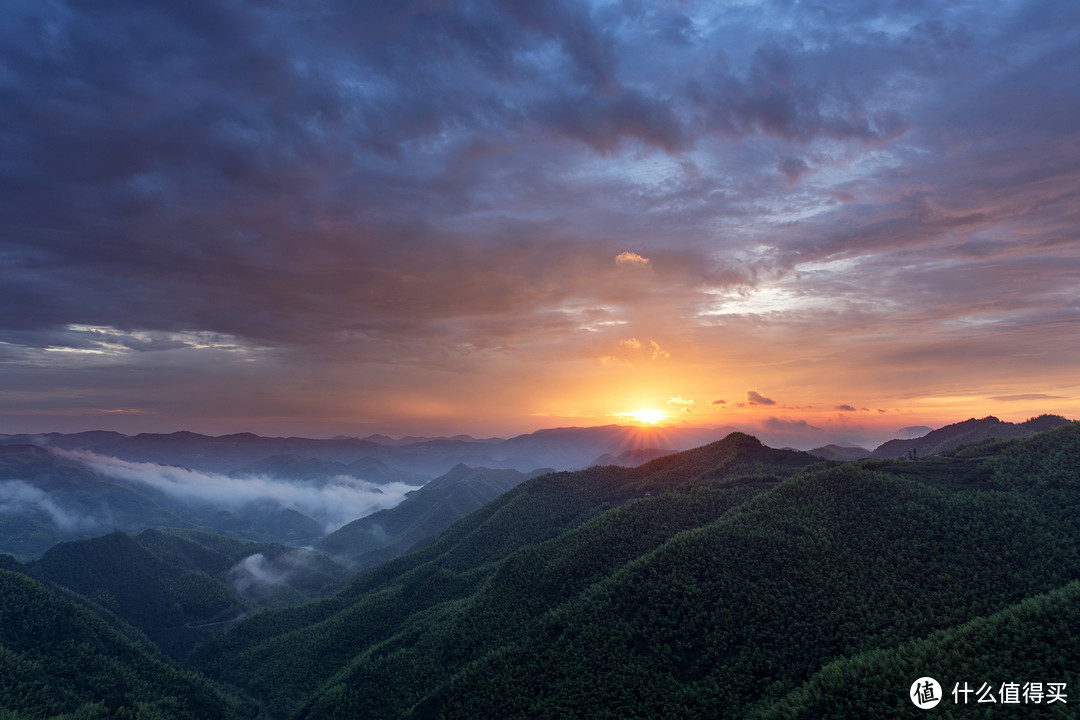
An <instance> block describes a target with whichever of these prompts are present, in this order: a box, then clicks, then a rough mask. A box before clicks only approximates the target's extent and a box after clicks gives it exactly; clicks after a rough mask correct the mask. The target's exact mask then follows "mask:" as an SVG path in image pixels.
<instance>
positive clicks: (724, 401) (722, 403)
mask: <svg viewBox="0 0 1080 720" xmlns="http://www.w3.org/2000/svg"><path fill="white" fill-rule="evenodd" d="M712 404H713V405H727V400H713V401H712Z"/></svg>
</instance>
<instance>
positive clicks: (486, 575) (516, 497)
mask: <svg viewBox="0 0 1080 720" xmlns="http://www.w3.org/2000/svg"><path fill="white" fill-rule="evenodd" d="M815 460H816V459H815V458H812V457H810V456H809V455H806V454H805V453H796V452H792V451H783V450H772V449H770V448H766V447H764V446H762V445H761V444H760V443H759V442H758V441H757V440H755V439H754V438H750V437H748V436H745V435H739V434H735V435H731V436H729V437H728V438H727V439H725V440H723V441H719V442H716V443H713V444H711V445H708V446H705V447H703V448H699V449H697V450H693V451H689V452H686V453H681V454H678V455H675V456H670V457H666V458H660V459H658V460H655V461H653V462H652V463H648V464H646V465H644V466H641V467H639V468H636V469H628V468H621V467H611V466H609V467H599V468H590V469H589V470H585V471H579V472H564V473H553V474H549V475H544V476H541V477H539V478H535V479H533V480H531V481H528V482H526V483H523V484H522V485H520V486H518V487H517V488H515V489H513V490H511V491H509V492H507V493H505V494H503V495H502V496H500V497H499V498H498V499H496V500H495V501H493V502H491V503H488V504H487V505H485V506H484V507H482V508H481V509H479V510H477V511H476V512H474V513H472V514H470V515H468V516H466V517H465V518H463V519H462V520H460V521H459V522H457V523H455V524H454V525H453V526H451V527H450V529H449V530H447V532H445V533H444V534H443V535H442V536H441V537H440V538H439V539H438V540H437V541H436V542H435V543H433V544H432V545H430V546H428V547H426V548H424V549H423V550H422V551H420V552H417V553H412V554H410V555H407V556H404V557H401V558H398V559H396V560H394V561H391V562H389V563H387V564H385V565H383V566H381V567H379V568H376V569H374V570H371V571H368V572H367V573H364V574H363V575H361V576H360V577H359V578H358V580H357V581H356V582H354V584H353V585H352V586H351V587H350V588H349V589H347V590H346V591H344V592H343V593H341V594H339V595H338V596H335V597H333V598H328V599H327V600H324V601H322V602H320V603H315V604H313V605H309V606H304V607H302V608H295V609H289V610H282V611H276V612H271V613H265V614H262V615H259V616H256V617H253V618H251V619H250V620H247V621H245V622H243V623H240V624H239V625H238V626H237V627H236V628H235V629H234V630H233V631H232V632H230V633H229V635H227V636H226V637H225V638H224V639H223V641H222V643H221V645H220V647H218V648H217V649H216V652H214V653H209V654H208V656H207V658H206V660H205V667H207V668H208V669H210V670H211V671H212V672H215V673H218V674H220V675H221V676H222V677H227V678H229V679H230V681H232V682H237V683H241V684H248V683H250V687H251V688H253V689H257V691H258V692H259V693H261V694H263V695H264V696H265V697H266V698H267V702H268V703H269V705H270V706H271V708H272V709H273V711H274V712H280V713H284V714H286V715H287V714H289V713H296V712H301V711H302V709H303V703H304V702H305V701H306V700H307V699H308V698H309V697H311V695H312V694H311V689H312V688H317V687H318V686H319V685H320V684H323V683H325V684H326V685H327V688H328V689H330V690H331V692H336V691H334V690H333V688H334V687H335V686H338V685H341V680H340V679H339V678H337V677H335V676H336V675H337V674H339V673H351V672H353V671H355V672H358V673H361V674H362V675H364V678H363V679H361V678H359V677H357V678H355V679H349V680H347V681H345V685H344V686H345V687H348V688H350V689H353V690H355V691H356V692H358V693H361V694H363V695H364V696H365V699H364V700H363V701H362V702H364V703H365V705H364V707H365V710H364V715H365V716H367V717H391V716H395V714H397V713H399V712H403V711H404V710H407V709H408V708H409V707H411V705H412V704H414V703H415V702H417V701H419V700H420V699H422V698H423V697H424V696H425V695H427V694H428V693H430V692H432V691H434V690H435V689H436V688H438V687H439V685H440V683H442V682H445V681H446V680H448V679H449V678H451V677H452V676H453V675H454V674H455V673H456V672H458V671H459V670H460V669H461V668H462V667H464V666H465V665H466V664H467V663H469V662H471V661H474V660H476V659H477V658H478V657H481V656H483V655H484V654H485V653H487V652H489V651H491V650H493V649H495V648H497V647H499V646H501V645H502V644H505V643H507V642H514V641H517V640H519V639H520V638H522V637H524V636H526V635H527V634H528V633H529V632H531V631H532V630H533V629H534V626H535V625H536V624H537V623H538V622H539V621H540V620H541V618H542V617H543V616H544V615H545V614H546V613H547V612H549V611H550V610H551V609H552V608H554V607H556V606H558V605H559V604H561V603H562V602H564V601H566V600H568V599H570V598H573V597H575V596H576V595H577V594H578V593H580V592H581V590H583V589H585V588H587V587H589V586H590V585H591V584H592V583H594V582H596V581H598V580H600V579H602V578H603V577H605V576H606V575H607V574H608V573H610V572H613V571H614V570H615V569H617V568H619V567H620V566H621V565H622V564H624V563H626V562H627V561H630V560H632V559H634V558H636V557H638V556H639V555H640V554H642V553H643V552H646V551H648V550H650V549H652V548H653V547H655V546H657V545H658V544H659V543H661V542H663V541H664V540H665V539H667V538H668V537H671V536H672V535H673V534H675V533H677V532H679V531H680V530H684V529H688V528H692V527H696V526H697V525H700V524H702V523H704V522H708V521H709V520H712V519H715V518H716V517H719V516H721V515H722V514H723V513H724V512H726V511H727V510H728V509H729V508H731V507H733V506H735V505H738V504H739V503H740V502H742V501H744V500H745V499H747V498H749V497H752V496H753V495H755V494H757V493H760V492H764V491H765V490H767V489H768V488H769V487H773V486H775V485H776V483H778V482H779V480H780V478H781V477H785V476H788V475H790V474H792V473H793V472H795V471H796V470H797V469H798V468H800V467H805V466H806V465H808V464H810V463H812V462H814V461H815ZM770 471H772V474H770ZM736 478H739V480H738V481H734V482H733V480H735V479H736ZM608 511H612V512H608ZM390 648H393V651H392V652H391V650H390ZM369 661H374V662H370V663H369ZM389 677H395V678H398V680H397V681H395V682H388V681H387V678H389ZM377 678H382V679H381V680H379V679H377ZM372 682H373V684H371V683H372ZM325 703H326V704H330V705H334V706H335V707H341V708H343V710H342V712H349V711H350V709H351V711H355V710H356V708H357V706H356V705H355V704H353V703H351V702H340V703H339V702H338V701H337V699H334V698H333V697H332V696H330V697H329V698H328V699H327V700H325Z"/></svg>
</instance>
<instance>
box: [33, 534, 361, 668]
mask: <svg viewBox="0 0 1080 720" xmlns="http://www.w3.org/2000/svg"><path fill="white" fill-rule="evenodd" d="M25 571H26V572H27V573H28V574H30V575H32V576H34V577H35V578H37V579H39V580H43V581H46V582H48V583H52V584H55V585H57V586H62V587H64V588H67V589H69V590H72V591H74V592H75V593H78V594H79V595H81V596H83V597H85V598H87V599H88V600H90V601H91V602H92V603H93V604H95V605H96V606H100V607H102V608H104V609H105V610H108V611H111V612H113V613H115V614H116V615H117V616H119V617H120V618H122V619H123V620H124V621H125V622H128V623H130V624H132V625H134V626H135V627H137V628H138V629H139V630H141V631H142V632H144V633H146V635H147V637H149V638H150V639H151V640H153V641H154V642H156V643H157V644H158V645H159V646H160V647H161V648H162V650H163V651H165V652H166V653H167V654H169V655H171V656H173V657H183V656H185V655H186V654H187V653H188V652H189V651H190V650H191V648H193V647H195V646H196V645H198V644H199V643H200V642H202V641H203V640H204V639H205V638H206V637H207V631H206V630H204V629H203V628H204V627H205V626H208V625H210V626H213V625H215V624H217V623H221V622H223V621H228V620H231V619H234V618H237V617H239V616H241V615H243V614H247V613H250V612H252V611H254V610H257V609H260V608H264V607H274V606H280V605H286V604H298V603H303V602H307V601H309V600H312V599H315V598H318V597H321V596H322V595H325V594H326V593H327V591H328V590H336V589H338V588H340V587H341V586H342V585H343V584H344V582H345V581H346V578H348V577H350V576H351V573H350V572H349V571H348V570H347V569H346V568H345V567H344V566H343V565H340V564H338V563H336V562H335V561H334V560H333V559H332V558H330V557H329V556H326V555H323V554H322V553H317V552H314V551H310V550H297V549H295V548H289V547H285V546H283V545H273V544H266V543H244V542H240V541H237V540H232V539H230V538H224V537H219V536H214V535H207V534H205V533H197V532H185V531H159V530H146V531H144V532H141V533H139V534H137V535H134V536H131V537H129V536H128V535H125V534H124V533H122V532H119V531H116V532H113V533H110V534H108V535H105V536H102V537H98V538H93V539H90V540H80V541H72V542H64V543H60V544H58V545H56V546H55V547H53V548H51V549H50V550H49V551H48V552H46V553H45V554H44V555H43V556H42V557H41V558H40V559H39V560H37V561H35V562H32V563H29V564H27V565H26V566H25Z"/></svg>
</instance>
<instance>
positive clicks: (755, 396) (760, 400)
mask: <svg viewBox="0 0 1080 720" xmlns="http://www.w3.org/2000/svg"><path fill="white" fill-rule="evenodd" d="M746 402H747V403H748V404H750V405H775V404H776V401H775V400H773V399H771V398H767V397H764V396H763V395H761V394H759V393H757V392H755V391H754V390H747V391H746Z"/></svg>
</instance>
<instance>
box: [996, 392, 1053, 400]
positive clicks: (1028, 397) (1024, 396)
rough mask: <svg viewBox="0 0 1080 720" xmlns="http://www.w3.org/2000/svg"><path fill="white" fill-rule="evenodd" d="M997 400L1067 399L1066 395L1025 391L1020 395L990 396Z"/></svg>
mask: <svg viewBox="0 0 1080 720" xmlns="http://www.w3.org/2000/svg"><path fill="white" fill-rule="evenodd" d="M990 399H991V400H996V401H997V402H1023V401H1025V400H1067V399H1068V398H1067V397H1066V396H1064V395H1044V394H1042V393H1023V394H1020V395H995V396H994V397H992V398H990Z"/></svg>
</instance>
